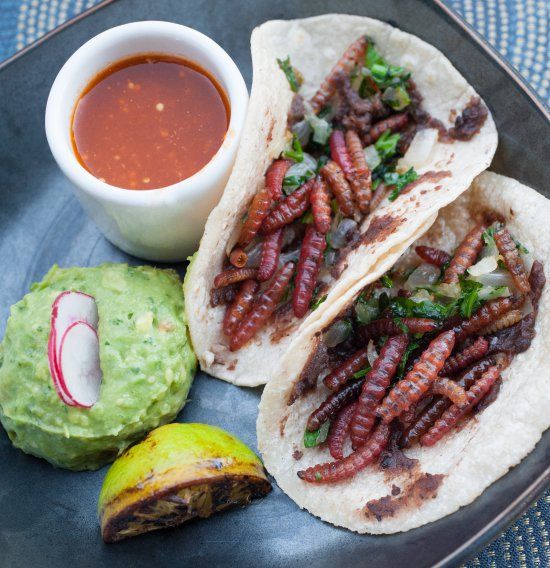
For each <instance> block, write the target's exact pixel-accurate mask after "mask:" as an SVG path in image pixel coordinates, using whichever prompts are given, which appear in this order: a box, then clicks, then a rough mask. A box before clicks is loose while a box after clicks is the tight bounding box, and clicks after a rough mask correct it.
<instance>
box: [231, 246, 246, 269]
mask: <svg viewBox="0 0 550 568" xmlns="http://www.w3.org/2000/svg"><path fill="white" fill-rule="evenodd" d="M229 262H230V263H231V264H232V265H233V266H235V267H236V268H244V267H245V266H246V263H247V262H248V255H247V254H246V252H245V251H244V250H243V249H242V248H234V249H233V250H232V251H231V254H230V255H229Z"/></svg>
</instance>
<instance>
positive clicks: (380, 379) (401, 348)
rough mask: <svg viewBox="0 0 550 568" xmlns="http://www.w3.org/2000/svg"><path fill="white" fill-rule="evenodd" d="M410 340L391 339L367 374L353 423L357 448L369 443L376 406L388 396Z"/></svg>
mask: <svg viewBox="0 0 550 568" xmlns="http://www.w3.org/2000/svg"><path fill="white" fill-rule="evenodd" d="M408 343H409V340H408V338H407V336H406V335H404V334H403V335H394V336H393V337H390V338H388V340H387V341H386V343H385V344H384V347H382V349H381V350H380V355H379V356H378V357H377V359H376V361H374V363H373V365H372V369H371V370H370V371H369V372H368V373H367V374H366V376H365V383H364V384H363V388H362V389H361V394H360V395H359V400H358V401H357V406H356V408H355V414H354V415H353V419H352V421H351V426H350V435H351V445H352V448H353V449H354V450H356V449H357V448H360V447H361V446H362V445H363V444H364V443H365V442H366V440H367V438H368V436H369V434H370V432H371V430H372V427H373V426H374V422H375V420H376V413H375V411H376V407H377V406H378V404H379V403H380V401H381V400H382V399H383V398H384V395H385V394H386V389H387V388H388V387H389V386H390V382H391V380H392V378H393V376H394V375H395V371H396V370H397V366H398V365H399V363H400V361H401V358H402V357H403V354H404V353H405V349H406V348H407V345H408Z"/></svg>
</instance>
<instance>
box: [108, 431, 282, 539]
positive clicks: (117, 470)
mask: <svg viewBox="0 0 550 568" xmlns="http://www.w3.org/2000/svg"><path fill="white" fill-rule="evenodd" d="M270 490H271V485H270V483H269V481H268V480H267V477H266V475H265V472H264V468H263V465H262V462H261V461H260V460H259V458H258V457H257V456H256V454H255V453H254V452H253V451H252V450H250V448H248V447H247V446H246V445H245V444H243V443H242V442H241V441H240V440H238V439H237V438H235V437H234V436H232V435H231V434H229V433H227V432H225V431H224V430H222V429H221V428H217V427H215V426H208V425H206V424H167V425H166V426H161V427H160V428H157V429H156V430H153V431H152V432H151V433H150V434H149V435H148V436H147V437H146V438H145V439H144V440H143V441H142V442H141V443H139V444H136V445H135V446H133V447H131V448H130V449H129V450H128V451H126V452H125V453H124V454H123V455H122V456H121V457H120V458H119V459H117V460H116V461H115V462H114V463H113V465H112V466H111V468H110V469H109V471H108V472H107V475H106V476H105V480H104V482H103V487H102V488H101V493H100V495H99V503H98V512H99V520H100V523H101V533H102V536H103V540H104V541H105V542H116V541H118V540H122V539H124V538H127V537H130V536H135V535H138V534H142V533H145V532H149V531H153V530H157V529H161V528H165V527H174V526H176V525H179V524H181V523H184V522H185V521H187V520H189V519H192V518H194V517H209V516H210V515H211V514H212V513H215V512H217V511H223V510H225V509H227V508H229V507H233V506H237V505H241V506H244V505H246V504H248V503H249V502H250V501H251V500H252V499H255V498H257V497H263V496H264V495H266V494H267V493H269V491H270Z"/></svg>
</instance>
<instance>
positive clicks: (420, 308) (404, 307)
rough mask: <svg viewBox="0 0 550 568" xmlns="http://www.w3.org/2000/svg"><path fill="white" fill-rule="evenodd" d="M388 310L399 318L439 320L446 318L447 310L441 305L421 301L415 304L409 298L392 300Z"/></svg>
mask: <svg viewBox="0 0 550 568" xmlns="http://www.w3.org/2000/svg"><path fill="white" fill-rule="evenodd" d="M390 309H391V311H392V313H393V315H394V316H395V317H399V318H410V317H415V318H430V319H437V320H441V319H444V318H446V317H447V316H448V309H447V307H446V306H444V305H443V304H439V303H437V302H430V301H429V300H422V301H421V302H415V301H414V300H411V298H402V297H399V296H398V297H397V298H392V300H391V302H390Z"/></svg>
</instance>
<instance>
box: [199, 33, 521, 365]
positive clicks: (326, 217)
mask: <svg viewBox="0 0 550 568" xmlns="http://www.w3.org/2000/svg"><path fill="white" fill-rule="evenodd" d="M278 64H279V67H280V68H281V70H282V71H283V72H284V73H285V75H286V77H287V79H288V82H289V85H290V88H291V90H292V91H294V93H295V94H294V99H293V102H292V105H291V106H290V111H289V114H288V122H287V137H288V140H290V142H289V144H288V146H287V148H286V149H285V150H284V151H283V152H282V154H281V155H280V156H278V157H277V158H276V159H275V160H273V162H272V163H271V165H269V167H268V169H267V171H266V172H265V183H264V184H262V186H261V188H260V189H259V191H258V192H257V193H256V195H255V196H254V197H253V198H252V201H251V203H250V205H249V207H248V210H247V211H246V213H245V215H244V217H243V218H242V221H241V223H240V226H238V227H237V233H238V236H237V238H236V243H235V245H234V246H231V245H228V246H227V249H226V250H227V255H226V258H225V260H224V262H223V270H222V271H221V272H219V273H218V274H217V275H216V276H215V278H214V279H213V287H212V289H211V291H210V303H211V306H213V307H215V306H219V305H222V304H225V305H226V306H227V308H226V313H225V318H224V319H223V323H222V327H223V333H224V335H225V338H226V341H227V342H228V344H229V349H230V350H231V351H238V350H239V349H241V348H242V347H244V346H245V345H246V344H247V343H248V342H249V341H250V340H251V339H252V338H253V337H254V336H255V335H256V334H257V333H258V332H259V331H260V330H261V329H262V328H263V327H264V326H266V324H268V322H269V323H270V324H272V325H273V326H275V327H277V326H279V327H284V326H285V325H288V324H289V323H290V322H291V321H292V320H293V319H294V318H297V319H300V318H304V316H306V314H308V313H310V312H311V311H312V310H315V309H316V308H317V307H319V305H320V304H321V303H322V302H323V301H324V300H325V299H326V297H327V291H328V289H329V287H330V284H331V282H333V281H334V280H335V279H337V278H338V277H339V276H340V274H341V273H342V271H343V270H345V268H347V265H345V264H344V262H345V258H346V256H347V255H348V253H349V252H350V251H351V250H353V249H354V248H356V247H357V246H358V245H359V244H360V242H361V241H362V238H363V236H362V230H361V227H362V226H363V224H364V223H365V221H368V217H369V215H370V214H371V213H372V212H373V211H374V210H375V209H376V208H377V207H378V206H379V205H380V203H381V202H382V201H383V200H384V199H385V198H387V200H388V201H390V202H392V201H395V200H397V199H399V198H400V196H401V195H403V194H406V193H408V191H410V190H411V189H412V187H414V185H415V182H417V183H418V180H420V181H423V180H424V178H425V177H426V176H429V175H431V174H433V175H436V176H438V177H437V179H433V180H432V181H434V182H436V181H439V180H440V179H443V178H444V177H445V175H446V174H445V172H441V171H440V172H427V173H425V174H423V175H422V176H420V177H419V174H418V173H417V172H416V171H415V169H414V167H412V166H407V165H406V164H403V163H400V162H399V160H400V158H402V157H403V156H404V155H405V153H406V152H407V150H408V148H409V146H410V144H411V141H412V140H413V138H414V137H415V135H416V134H417V132H419V131H420V130H423V129H430V132H432V133H433V136H437V137H438V139H439V141H440V142H443V143H449V142H453V141H454V140H461V141H465V140H470V139H471V138H472V137H473V136H475V135H476V133H477V132H478V131H479V130H480V129H481V127H482V126H483V124H484V122H485V120H486V118H487V116H488V111H487V109H486V107H485V106H484V105H483V104H482V103H481V101H480V99H479V98H478V97H472V99H471V100H470V102H469V103H467V104H466V106H465V107H464V109H463V111H462V113H461V114H460V115H459V116H457V117H456V118H455V121H454V126H452V127H450V128H445V126H444V125H443V123H442V122H441V121H439V120H437V119H434V118H432V117H430V115H429V113H428V112H426V111H425V110H424V109H423V108H422V95H421V94H420V92H419V91H418V89H417V87H416V85H415V83H414V78H413V77H412V76H411V73H410V72H408V71H407V69H405V68H404V67H400V66H396V65H393V64H392V62H391V61H386V59H384V58H383V57H382V56H381V55H380V53H379V52H378V51H377V48H376V46H375V44H374V42H373V41H371V40H369V39H368V38H367V37H366V36H361V37H359V39H357V40H356V41H354V42H353V43H352V44H351V45H350V46H349V47H348V48H347V49H346V51H345V52H344V54H343V55H342V57H341V58H340V59H339V61H338V62H337V63H336V64H335V65H334V66H333V68H332V70H331V71H330V73H329V74H328V76H327V77H326V78H325V79H324V81H323V82H322V84H321V86H320V87H319V89H318V90H317V92H316V93H315V94H314V95H313V97H312V98H311V100H309V101H304V99H303V98H302V96H301V95H300V93H299V90H300V85H301V83H302V75H301V73H300V72H299V71H298V70H297V69H295V68H294V67H293V66H292V64H291V61H290V58H289V57H287V58H286V59H278ZM428 138H429V136H428ZM428 144H429V142H428ZM448 175H450V174H448ZM382 221H383V219H382ZM390 221H391V219H389V220H388V222H390ZM375 229H376V227H375ZM378 229H379V230H380V229H381V227H378ZM382 229H383V227H382ZM479 239H481V233H480V235H478V240H479ZM474 260H475V259H474ZM453 262H454V261H453ZM457 262H458V261H457ZM455 264H456V263H455ZM429 266H431V267H432V273H433V272H434V271H435V270H437V267H436V266H434V264H433V263H432V264H429ZM459 268H460V267H459ZM466 268H467V267H466ZM422 270H423V269H422ZM449 270H451V271H455V272H456V271H457V268H456V267H455V265H454V264H453V265H452V268H451V267H449ZM463 272H464V271H462V272H460V271H458V273H459V274H460V275H461V277H462V276H463ZM445 278H446V279H447V280H449V279H450V276H448V277H445ZM466 281H467V282H473V280H471V279H470V280H467V279H466V280H464V282H466ZM462 282H463V280H460V282H459V280H458V279H454V280H452V282H451V281H449V282H447V281H444V282H443V281H442V285H446V286H447V288H441V289H438V291H436V292H433V291H432V292H429V291H428V290H427V289H425V290H424V293H425V294H432V295H433V294H437V300H438V301H439V300H440V299H441V298H443V299H444V300H445V301H447V300H446V299H449V298H451V300H453V296H452V295H451V296H449V297H447V296H444V295H443V293H444V292H442V291H441V290H443V291H445V290H446V293H448V294H450V293H451V292H452V293H456V294H463V292H461V291H460V290H461V289H460V285H461V283H462ZM465 286H470V287H471V289H472V292H471V294H472V295H473V294H474V291H475V290H477V287H475V286H474V285H473V284H465ZM474 288H475V290H474ZM457 290H458V292H457ZM495 293H496V292H495ZM525 293H526V292H525V290H523V294H525ZM386 296H387V292H386ZM461 297H462V296H461ZM472 297H473V296H472ZM476 298H477V296H476ZM483 298H484V297H483V295H482V296H481V297H480V298H479V301H480V302H481V301H483ZM403 300H406V302H405V301H404V302H402V304H403V306H405V304H406V305H407V306H408V305H409V303H410V302H412V300H409V298H406V297H403ZM454 300H456V299H454ZM454 300H453V301H454ZM375 301H378V293H377V292H374V291H373V292H372V294H370V293H369V297H368V298H366V299H365V298H364V299H363V300H361V302H363V303H365V305H369V306H370V305H372V304H373V302H375ZM442 301H443V300H442ZM394 303H395V302H394ZM431 303H432V305H440V306H444V305H445V306H446V304H443V303H434V301H431ZM447 303H449V306H447V307H446V308H445V310H447V311H446V312H445V313H446V317H450V315H451V314H452V313H454V312H453V311H452V310H453V308H451V307H450V304H452V301H449V302H447ZM455 303H456V302H455ZM395 305H396V306H397V305H398V304H397V303H396V304H395ZM399 305H401V304H399ZM403 306H402V308H401V311H400V312H399V313H401V314H403V313H405V312H406V311H407V308H406V307H403ZM388 309H391V307H390V308H388ZM441 310H442V312H443V311H444V309H443V308H441ZM455 311H456V310H455ZM438 313H439V312H438ZM396 317H403V315H401V316H396ZM428 319H430V324H429V325H433V326H435V327H434V329H436V328H437V329H439V327H440V325H439V324H440V323H441V322H440V321H439V320H441V317H440V318H439V319H438V320H437V321H436V319H433V318H428ZM389 321H392V322H393V320H389ZM434 322H435V323H434ZM436 324H437V325H436ZM339 325H341V326H343V325H344V323H340V324H339ZM384 325H386V324H384ZM392 325H394V326H395V325H397V324H395V323H393V324H392ZM413 325H416V324H413ZM426 325H428V324H426ZM405 327H406V324H403V326H402V329H405ZM398 329H401V328H398ZM414 329H415V328H414V327H413V330H414ZM427 331H429V332H431V331H433V330H432V329H429V330H428V329H426V330H424V328H423V331H422V333H425V332H427ZM412 333H419V332H415V331H413V332H412ZM379 335H388V334H387V333H385V334H379ZM274 339H276V337H275V336H274ZM375 339H376V340H378V339H379V337H376V338H375ZM414 343H415V342H412V341H408V342H407V344H408V347H406V349H407V350H408V352H411V351H412V349H411V347H410V346H411V345H413V344H414ZM416 343H418V340H417V341H416ZM419 345H420V344H419ZM404 349H405V347H404ZM371 352H373V351H372V349H371ZM361 360H362V359H361ZM362 361H363V360H362ZM354 368H355V367H354Z"/></svg>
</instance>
